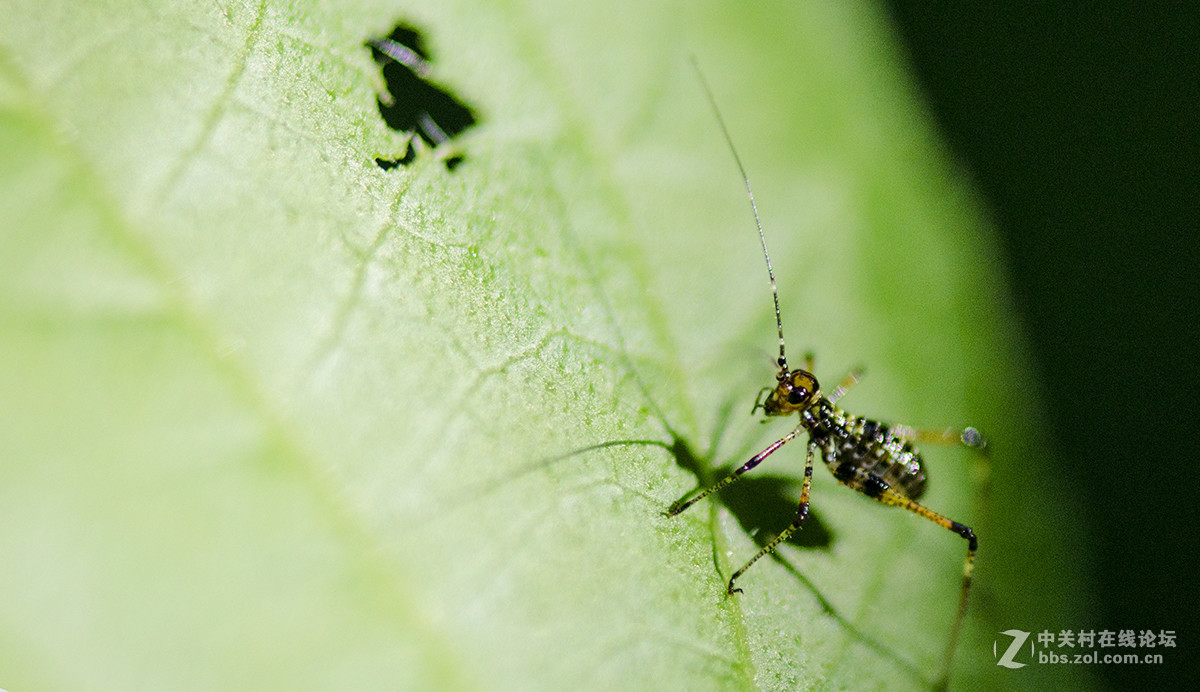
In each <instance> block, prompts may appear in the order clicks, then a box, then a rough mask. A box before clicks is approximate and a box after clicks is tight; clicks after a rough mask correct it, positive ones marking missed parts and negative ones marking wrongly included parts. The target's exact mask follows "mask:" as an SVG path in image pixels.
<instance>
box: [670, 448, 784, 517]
mask: <svg viewBox="0 0 1200 692" xmlns="http://www.w3.org/2000/svg"><path fill="white" fill-rule="evenodd" d="M803 429H804V427H803V426H798V427H797V428H796V429H795V430H793V431H791V432H790V433H788V434H786V435H784V436H783V437H781V438H780V439H778V440H776V441H774V442H772V443H771V445H770V446H769V447H767V448H766V449H764V450H763V451H761V452H759V453H758V454H755V455H754V456H752V457H750V460H749V461H747V462H746V463H744V464H742V466H741V467H740V468H739V469H738V470H736V471H734V472H733V473H731V474H729V475H728V476H725V478H724V479H723V480H721V482H720V483H717V484H716V485H714V486H713V487H711V488H709V489H708V490H705V491H704V492H702V493H700V494H699V495H697V496H695V497H693V498H692V499H690V500H687V501H686V502H681V501H676V502H674V503H673V504H672V505H671V506H670V508H668V509H667V516H668V517H673V516H675V515H677V514H679V513H681V512H683V511H684V510H685V509H687V508H688V507H691V506H692V505H694V504H696V503H697V502H699V501H700V500H703V499H704V498H706V497H708V496H709V495H711V494H713V493H714V492H716V491H718V490H720V489H721V488H724V487H725V486H727V485H729V484H730V483H732V482H734V481H736V480H737V479H738V478H741V476H742V474H743V473H745V472H747V471H749V470H750V469H752V468H754V467H755V466H758V465H759V463H761V462H762V460H763V459H766V458H767V457H769V456H771V455H772V454H773V453H774V452H775V450H777V449H779V448H780V447H782V446H784V445H785V444H787V443H788V442H791V441H792V438H794V437H796V435H799V434H800V431H801V430H803Z"/></svg>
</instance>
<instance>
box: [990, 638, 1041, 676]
mask: <svg viewBox="0 0 1200 692" xmlns="http://www.w3.org/2000/svg"><path fill="white" fill-rule="evenodd" d="M1000 634H1007V635H1008V636H1010V637H1012V644H1009V645H1008V649H1006V650H1005V651H1004V655H1003V656H1001V657H1000V660H998V661H996V665H998V666H1004V667H1005V668H1013V669H1017V668H1024V667H1025V665H1026V664H1024V663H1017V662H1016V661H1014V660H1013V657H1015V656H1016V655H1017V652H1018V651H1020V650H1021V647H1022V646H1024V645H1025V640H1026V639H1029V633H1028V632H1022V631H1021V630H1004V631H1003V632H1001V633H1000ZM1031 648H1032V647H1031ZM992 655H993V656H995V655H996V642H992Z"/></svg>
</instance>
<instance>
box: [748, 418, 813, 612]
mask: <svg viewBox="0 0 1200 692" xmlns="http://www.w3.org/2000/svg"><path fill="white" fill-rule="evenodd" d="M816 451H817V445H816V443H814V442H812V441H811V440H810V441H809V443H808V455H807V457H806V458H805V460H804V486H803V488H802V489H801V490H800V509H799V510H798V511H797V512H796V518H795V519H794V520H792V523H791V524H789V525H788V527H787V528H786V529H784V530H783V531H781V532H780V533H779V535H778V536H776V537H775V538H772V539H771V542H770V543H768V544H766V545H765V546H763V548H762V550H760V551H758V554H757V555H755V556H754V557H752V558H750V561H749V562H747V563H746V564H744V565H742V568H741V569H739V570H738V571H736V572H734V573H733V576H732V577H730V578H729V586H728V588H727V589H726V590H727V591H728V592H729V593H731V594H734V593H741V592H742V590H741V589H738V588H735V587H734V585H733V583H734V582H735V581H737V578H738V577H740V576H742V575H743V574H745V572H746V570H748V569H750V565H753V564H754V563H755V562H758V560H759V558H761V557H763V556H764V555H770V554H771V553H773V552H775V548H776V547H777V546H778V545H779V544H780V543H783V542H784V541H786V540H787V539H788V536H791V535H792V534H793V533H795V532H796V531H797V530H799V528H800V525H801V524H803V523H804V518H805V517H807V516H808V494H809V492H810V490H811V488H812V470H813V456H814V455H815V454H816Z"/></svg>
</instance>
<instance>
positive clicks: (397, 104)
mask: <svg viewBox="0 0 1200 692" xmlns="http://www.w3.org/2000/svg"><path fill="white" fill-rule="evenodd" d="M366 46H367V47H368V48H370V49H371V56H372V57H373V58H374V59H375V62H376V63H377V64H379V66H380V67H381V68H382V70H383V79H384V82H385V83H386V85H387V92H386V93H384V94H379V95H378V96H376V103H377V104H378V106H379V115H380V117H382V118H383V121H384V122H385V123H386V124H387V126H388V127H390V128H392V129H393V130H396V131H397V132H405V133H409V134H411V135H412V136H413V137H420V139H421V141H423V142H424V143H425V144H426V145H428V146H430V147H433V148H434V149H435V150H440V151H441V152H442V158H443V160H444V162H445V164H446V168H447V169H448V170H454V169H455V168H456V167H458V165H459V164H461V163H462V162H463V158H464V157H463V154H462V153H460V152H457V151H454V150H453V148H452V147H449V146H448V143H449V142H450V140H452V139H453V138H455V137H457V136H458V135H459V134H461V133H462V132H463V131H464V130H466V129H467V128H469V127H471V126H472V125H474V124H475V123H476V122H477V120H476V117H475V114H474V112H473V110H472V109H471V107H470V106H468V105H467V104H465V103H463V102H462V101H461V100H459V99H458V97H456V96H455V95H454V94H453V93H451V92H450V91H449V90H447V89H446V88H444V87H442V86H439V85H437V84H435V83H433V82H431V81H429V79H428V77H429V75H430V72H431V68H430V53H429V50H428V48H427V47H426V45H425V40H424V38H423V37H422V36H421V33H420V32H419V31H417V29H415V28H413V27H412V26H410V25H407V24H404V23H399V24H397V25H396V26H395V28H393V29H392V32H391V33H390V34H388V35H387V36H385V37H383V38H372V39H369V40H368V41H367V42H366ZM416 156H417V151H416V148H415V147H414V146H413V141H412V138H411V137H410V139H409V142H408V145H407V147H406V148H405V151H404V153H403V154H402V155H400V156H398V157H395V158H384V157H378V158H376V159H375V163H376V165H378V166H379V167H380V168H382V169H383V170H385V171H386V170H390V169H392V168H395V167H396V166H407V165H409V164H411V163H412V162H413V161H414V160H415V159H416Z"/></svg>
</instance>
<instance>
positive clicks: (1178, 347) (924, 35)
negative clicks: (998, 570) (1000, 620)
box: [889, 0, 1200, 689]
mask: <svg viewBox="0 0 1200 692" xmlns="http://www.w3.org/2000/svg"><path fill="white" fill-rule="evenodd" d="M889 7H890V10H891V13H892V16H893V20H894V22H895V25H896V27H897V29H898V31H899V33H900V35H901V38H902V39H903V40H904V41H905V43H906V45H907V49H908V51H909V55H910V58H911V61H912V64H913V66H914V68H915V70H916V73H917V76H918V79H919V81H920V83H921V87H922V88H923V90H924V92H925V97H926V100H927V103H928V104H929V105H930V107H931V109H932V110H933V113H934V115H935V117H936V119H937V121H938V123H939V125H940V127H941V129H942V133H943V135H944V137H945V139H946V141H948V142H949V143H950V146H951V147H952V149H953V150H954V153H955V154H956V155H957V156H958V158H959V160H960V162H961V163H962V164H964V165H965V166H966V167H967V169H968V170H969V171H970V172H971V174H972V175H973V176H974V178H975V183H976V184H977V187H978V188H979V190H980V191H981V192H982V193H983V195H984V196H985V198H986V200H987V203H988V204H989V205H990V211H991V213H992V215H993V219H994V220H995V222H996V224H997V225H998V227H999V228H998V230H999V232H1000V234H1001V240H1002V242H1003V243H1004V245H1005V249H1006V251H1007V254H1008V263H1009V266H1008V270H1009V277H1010V281H1011V284H1012V287H1013V289H1014V291H1015V293H1016V298H1017V305H1018V309H1019V310H1020V312H1021V317H1022V319H1023V321H1024V327H1025V331H1026V334H1027V335H1028V337H1029V339H1030V345H1031V347H1032V351H1033V355H1034V358H1035V365H1036V366H1037V368H1038V369H1039V372H1038V373H1037V374H1038V375H1039V378H1040V381H1041V382H1042V383H1043V385H1044V393H1045V399H1046V400H1045V403H1046V404H1047V406H1046V408H1047V409H1048V410H1049V412H1050V414H1051V419H1050V420H1048V421H1046V425H1047V426H1048V432H1049V433H1050V436H1051V437H1052V439H1053V440H1054V442H1055V444H1056V445H1057V452H1058V459H1059V460H1060V461H1061V463H1062V469H1061V470H1062V477H1063V478H1064V479H1065V480H1066V482H1067V483H1068V484H1069V485H1070V486H1072V487H1074V488H1075V489H1076V490H1077V492H1078V494H1079V496H1080V497H1081V499H1082V500H1083V505H1082V506H1083V508H1084V511H1085V512H1086V516H1085V517H1084V520H1085V521H1086V524H1087V527H1088V532H1087V534H1086V535H1085V536H1081V537H1079V544H1080V550H1081V552H1083V551H1086V552H1089V553H1091V562H1090V564H1091V565H1092V567H1093V569H1092V570H1091V571H1092V572H1093V573H1092V575H1091V576H1092V580H1093V585H1094V586H1095V591H1094V593H1095V596H1096V603H1095V609H1096V617H1097V618H1098V620H1097V621H1096V622H1095V623H1094V624H1095V625H1096V626H1097V627H1102V628H1105V629H1112V630H1118V629H1136V630H1139V631H1140V630H1143V629H1153V630H1159V629H1164V630H1175V632H1176V643H1177V648H1176V649H1174V650H1166V651H1165V654H1166V655H1165V657H1164V658H1165V663H1164V664H1163V665H1159V666H1146V665H1141V666H1135V665H1098V666H1094V667H1093V668H1092V672H1095V673H1098V674H1099V675H1100V676H1102V677H1103V678H1104V679H1105V680H1107V682H1108V683H1109V684H1110V686H1111V687H1112V688H1114V689H1132V688H1134V687H1135V686H1137V687H1142V686H1143V685H1146V684H1148V683H1149V684H1154V685H1155V687H1156V688H1159V689H1184V688H1185V687H1190V685H1191V684H1194V681H1195V680H1196V675H1197V670H1196V669H1197V666H1196V662H1197V658H1198V657H1197V655H1196V651H1197V647H1198V646H1200V629H1198V628H1197V627H1196V624H1197V613H1198V612H1200V576H1198V573H1197V572H1196V570H1194V569H1193V564H1194V560H1196V558H1197V550H1196V549H1197V539H1196V536H1195V533H1196V531H1197V530H1198V528H1200V527H1198V522H1197V519H1198V516H1197V515H1198V512H1197V502H1198V500H1200V496H1198V494H1197V490H1198V487H1200V484H1198V483H1197V477H1200V423H1198V420H1200V406H1198V405H1197V404H1198V403H1200V396H1198V395H1197V391H1198V388H1200V366H1198V358H1200V326H1198V325H1200V288H1198V286H1200V267H1198V266H1197V263H1198V262H1200V223H1198V220H1200V215H1198V214H1197V212H1196V209H1197V199H1198V195H1197V192H1198V190H1197V188H1198V187H1200V151H1198V150H1200V134H1198V128H1197V124H1196V123H1197V120H1198V119H1200V31H1198V29H1200V21H1198V19H1197V17H1200V11H1198V10H1197V7H1195V6H1190V5H1188V4H1184V3H1180V4H1172V5H1171V6H1170V7H1158V6H1155V5H1154V4H1147V5H1140V4H1139V5H1133V4H1130V5H1122V4H1119V3H1114V2H1099V3H1094V4H1082V5H1075V4H1073V3H1072V4H1068V3H1022V4H1021V6H1020V7H1017V6H1016V4H1015V3H994V2H983V1H980V0H963V1H961V2H956V3H930V2H927V0H889ZM996 511H1012V512H1020V511H1021V508H1020V507H1011V508H1000V507H997V508H996ZM1064 615H1069V614H1048V616H1047V622H1048V623H1055V622H1070V620H1071V618H1070V617H1063V616H1064ZM1090 624H1092V623H1088V622H1082V621H1081V622H1080V628H1086V627H1087V626H1089V625H1090ZM1137 651H1138V652H1140V653H1145V650H1141V649H1138V650H1137Z"/></svg>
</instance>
